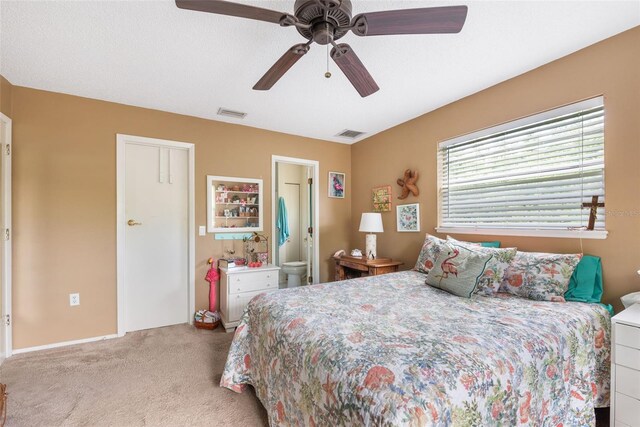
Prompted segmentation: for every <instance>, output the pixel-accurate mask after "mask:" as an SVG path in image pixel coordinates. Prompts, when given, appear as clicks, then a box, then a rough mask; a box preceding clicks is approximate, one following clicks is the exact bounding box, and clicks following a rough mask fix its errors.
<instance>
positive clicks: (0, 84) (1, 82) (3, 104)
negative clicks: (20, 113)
mask: <svg viewBox="0 0 640 427" xmlns="http://www.w3.org/2000/svg"><path fill="white" fill-rule="evenodd" d="M12 95H13V85H12V84H11V83H9V81H8V80H7V79H5V78H4V77H3V76H2V75H0V113H2V114H4V115H5V116H8V117H11V102H12V99H13V96H12Z"/></svg>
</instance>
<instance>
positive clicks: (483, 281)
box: [447, 236, 518, 296]
mask: <svg viewBox="0 0 640 427" xmlns="http://www.w3.org/2000/svg"><path fill="white" fill-rule="evenodd" d="M447 242H451V243H454V244H457V245H460V246H464V247H466V248H468V249H473V250H475V251H477V252H480V253H482V254H486V255H491V259H490V260H489V262H488V263H487V268H486V270H485V272H484V274H483V275H482V277H481V278H480V282H479V283H478V289H477V291H476V292H477V293H479V294H481V295H488V296H491V295H493V294H495V293H496V292H498V290H499V289H500V285H501V284H502V281H503V280H504V277H505V274H506V271H507V268H508V267H509V265H510V264H511V262H512V261H513V260H514V258H515V257H516V253H517V252H518V249H517V248H503V249H499V248H493V247H483V246H478V245H477V244H476V245H474V244H473V243H468V242H460V241H458V240H456V239H454V238H453V237H451V236H447Z"/></svg>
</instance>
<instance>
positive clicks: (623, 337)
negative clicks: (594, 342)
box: [615, 323, 640, 349]
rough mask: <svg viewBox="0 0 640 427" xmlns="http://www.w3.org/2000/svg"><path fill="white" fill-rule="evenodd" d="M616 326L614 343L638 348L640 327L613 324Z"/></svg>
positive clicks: (639, 346) (639, 345) (639, 347)
mask: <svg viewBox="0 0 640 427" xmlns="http://www.w3.org/2000/svg"><path fill="white" fill-rule="evenodd" d="M615 328H616V344H622V345H625V346H627V347H632V348H637V349H640V328H636V327H633V326H628V325H623V324H621V323H616V324H615Z"/></svg>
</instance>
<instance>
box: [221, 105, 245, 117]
mask: <svg viewBox="0 0 640 427" xmlns="http://www.w3.org/2000/svg"><path fill="white" fill-rule="evenodd" d="M218 115H219V116H227V117H233V118H234V119H244V118H245V116H246V115H247V113H243V112H241V111H233V110H229V109H228V108H222V107H220V108H218Z"/></svg>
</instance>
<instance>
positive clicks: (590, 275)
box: [564, 255, 602, 303]
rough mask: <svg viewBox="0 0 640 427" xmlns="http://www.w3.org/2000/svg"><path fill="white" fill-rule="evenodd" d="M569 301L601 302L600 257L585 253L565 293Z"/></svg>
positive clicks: (565, 297)
mask: <svg viewBox="0 0 640 427" xmlns="http://www.w3.org/2000/svg"><path fill="white" fill-rule="evenodd" d="M564 299H565V300H567V301H578V302H595V303H597V302H600V300H601V299H602V265H601V262H600V257H597V256H591V255H585V256H583V257H582V259H581V260H580V262H579V263H578V266H577V267H576V269H575V270H574V271H573V274H572V275H571V279H570V280H569V289H567V292H565V294H564Z"/></svg>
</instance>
